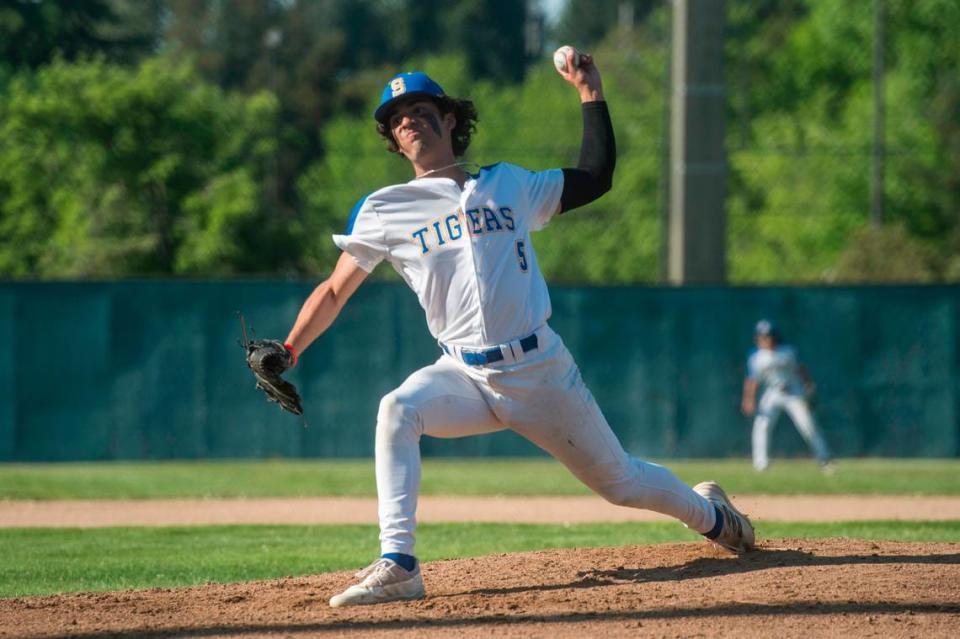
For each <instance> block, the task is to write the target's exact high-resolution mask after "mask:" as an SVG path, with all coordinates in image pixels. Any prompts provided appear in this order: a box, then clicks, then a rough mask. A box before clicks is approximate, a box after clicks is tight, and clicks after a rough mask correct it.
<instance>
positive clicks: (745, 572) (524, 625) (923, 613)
mask: <svg viewBox="0 0 960 639" xmlns="http://www.w3.org/2000/svg"><path fill="white" fill-rule="evenodd" d="M423 573H424V579H425V581H426V584H427V597H426V598H425V599H423V600H421V601H417V602H409V603H393V604H387V605H381V606H375V607H357V608H341V609H333V608H330V607H329V606H328V605H327V599H328V598H329V597H330V596H331V595H332V594H334V593H336V592H338V591H340V590H341V589H343V588H345V587H346V586H347V585H349V584H350V583H352V582H353V577H352V575H351V574H350V573H345V572H340V573H330V574H322V575H317V576H313V577H298V578H289V579H280V580H271V581H261V582H250V583H243V584H231V585H213V584H211V585H208V586H203V587H195V588H182V589H172V590H161V589H155V590H140V591H127V592H117V593H100V594H69V595H58V596H53V597H24V598H18V599H8V600H4V601H3V602H2V605H0V636H7V637H12V636H16V637H66V636H69V637H89V638H91V639H92V638H94V637H97V638H99V637H131V638H132V637H147V638H150V637H172V636H178V637H244V638H250V637H307V636H330V637H550V638H551V639H556V638H560V637H597V636H603V637H605V638H608V637H637V636H664V637H691V636H710V637H714V636H719V637H725V636H735V637H740V638H742V637H758V636H777V637H781V638H782V637H849V636H856V637H862V636H883V637H889V636H895V637H937V636H944V637H946V636H956V635H957V633H958V631H960V600H958V595H957V593H958V588H960V544H955V543H950V544H944V543H938V544H916V543H897V542H865V541H849V540H839V539H831V540H796V539H778V540H768V541H764V542H763V543H762V545H761V548H760V549H759V550H758V551H756V552H752V553H749V554H747V555H745V556H742V557H733V556H730V555H727V554H726V553H724V552H723V551H721V550H719V549H717V548H715V547H714V546H712V545H709V544H707V543H691V544H666V545H655V546H629V547H621V548H591V549H572V550H571V549H565V550H550V551H542V552H534V553H522V554H513V555H493V556H488V557H482V558H476V559H458V560H450V561H437V562H431V563H427V564H424V566H423Z"/></svg>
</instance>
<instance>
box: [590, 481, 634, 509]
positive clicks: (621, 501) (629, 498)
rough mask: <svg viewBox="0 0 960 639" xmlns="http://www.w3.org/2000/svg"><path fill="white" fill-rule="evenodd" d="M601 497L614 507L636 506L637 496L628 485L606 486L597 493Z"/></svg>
mask: <svg viewBox="0 0 960 639" xmlns="http://www.w3.org/2000/svg"><path fill="white" fill-rule="evenodd" d="M597 492H599V493H600V496H601V497H603V498H604V499H606V500H607V501H608V502H610V503H611V504H613V505H614V506H634V507H635V506H636V505H637V504H636V502H637V494H636V490H634V487H633V486H632V485H628V484H626V483H620V484H614V485H612V486H604V487H603V488H602V489H601V490H599V491H597Z"/></svg>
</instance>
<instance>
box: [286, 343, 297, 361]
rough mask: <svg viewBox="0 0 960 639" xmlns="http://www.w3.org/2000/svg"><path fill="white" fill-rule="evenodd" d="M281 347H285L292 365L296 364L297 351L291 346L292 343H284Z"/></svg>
mask: <svg viewBox="0 0 960 639" xmlns="http://www.w3.org/2000/svg"><path fill="white" fill-rule="evenodd" d="M283 347H284V348H285V349H287V352H289V353H290V355H291V356H292V357H293V366H296V365H297V351H296V350H295V349H294V348H293V344H289V343H288V344H284V345H283Z"/></svg>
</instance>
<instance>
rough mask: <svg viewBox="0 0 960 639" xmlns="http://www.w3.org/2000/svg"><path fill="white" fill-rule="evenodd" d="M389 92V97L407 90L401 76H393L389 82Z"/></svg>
mask: <svg viewBox="0 0 960 639" xmlns="http://www.w3.org/2000/svg"><path fill="white" fill-rule="evenodd" d="M390 92H391V97H394V98H395V97H397V96H398V95H402V94H404V93H406V92H407V83H406V82H404V81H403V78H394V79H393V80H392V81H391V82H390Z"/></svg>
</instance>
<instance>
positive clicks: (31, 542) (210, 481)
mask: <svg viewBox="0 0 960 639" xmlns="http://www.w3.org/2000/svg"><path fill="white" fill-rule="evenodd" d="M666 465H667V466H669V467H670V468H672V469H673V470H674V471H675V472H676V473H677V474H678V475H679V476H680V477H681V478H682V479H684V480H685V481H687V482H689V483H694V482H696V481H700V480H702V479H716V480H718V481H720V482H721V483H722V484H723V485H724V486H725V487H726V488H727V489H728V490H729V491H730V492H733V493H739V494H750V493H752V494H770V495H793V494H887V495H960V460H887V459H884V460H880V459H865V460H859V459H858V460H840V462H839V463H838V467H837V472H836V473H835V474H833V475H830V476H825V475H823V474H822V473H820V472H819V469H818V468H817V466H816V465H815V464H813V463H812V462H810V461H809V460H790V461H778V462H777V463H775V464H774V465H773V466H771V468H770V470H769V471H767V472H766V473H763V474H758V473H755V472H754V471H753V469H752V468H751V467H750V465H749V462H747V461H745V460H732V461H698V460H692V461H669V462H666ZM375 492H376V491H375V486H374V477H373V461H372V460H350V461H329V460H311V461H305V460H296V461H285V460H284V461H280V460H278V461H202V462H122V463H69V464H0V499H121V498H134V499H136V498H162V497H289V496H323V495H351V496H373V495H375ZM588 493H589V491H588V490H587V489H586V488H585V487H583V486H582V485H580V484H579V483H578V482H577V481H576V480H575V479H573V477H572V476H570V474H569V473H568V472H567V471H566V470H565V469H564V468H563V467H562V466H560V465H559V464H558V463H556V462H554V461H552V460H547V459H543V460H540V459H537V460H489V459H486V460H472V459H471V460H459V459H428V460H426V461H425V463H424V472H423V494H426V495H583V494H588ZM759 532H760V534H761V536H763V537H785V536H789V537H811V538H813V537H849V538H859V539H894V540H905V541H906V540H910V541H952V542H960V521H950V522H854V523H833V524H804V523H765V524H763V527H762V529H761V530H760V531H759ZM697 539H699V536H698V535H696V534H694V533H691V532H690V531H688V530H686V529H685V528H683V527H682V526H680V525H679V524H674V523H669V522H668V523H642V524H637V523H626V524H580V525H571V526H562V525H516V524H432V525H431V524H426V525H423V526H421V527H420V529H419V532H418V542H419V548H420V553H421V559H423V560H425V561H430V560H434V559H443V558H454V557H469V556H480V555H485V554H489V553H494V552H497V553H502V552H518V551H525V550H536V549H542V548H555V547H587V546H618V545H625V544H649V543H662V542H673V541H693V540H697ZM376 548H377V530H376V527H375V526H373V525H370V526H345V525H328V526H207V527H199V526H198V527H165V528H99V529H62V528H22V529H0V554H2V556H3V557H4V561H3V562H0V597H11V596H19V595H30V594H34V595H36V594H52V593H57V592H70V591H105V590H118V589H126V588H146V587H176V586H187V585H195V584H202V583H205V582H223V583H227V582H234V581H244V580H251V579H267V578H273V577H282V576H288V575H305V574H316V573H319V572H326V571H331V570H341V569H352V568H358V567H361V566H363V565H366V564H367V563H368V562H369V561H370V560H371V559H373V553H374V552H375V551H376ZM106 549H109V552H106Z"/></svg>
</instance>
